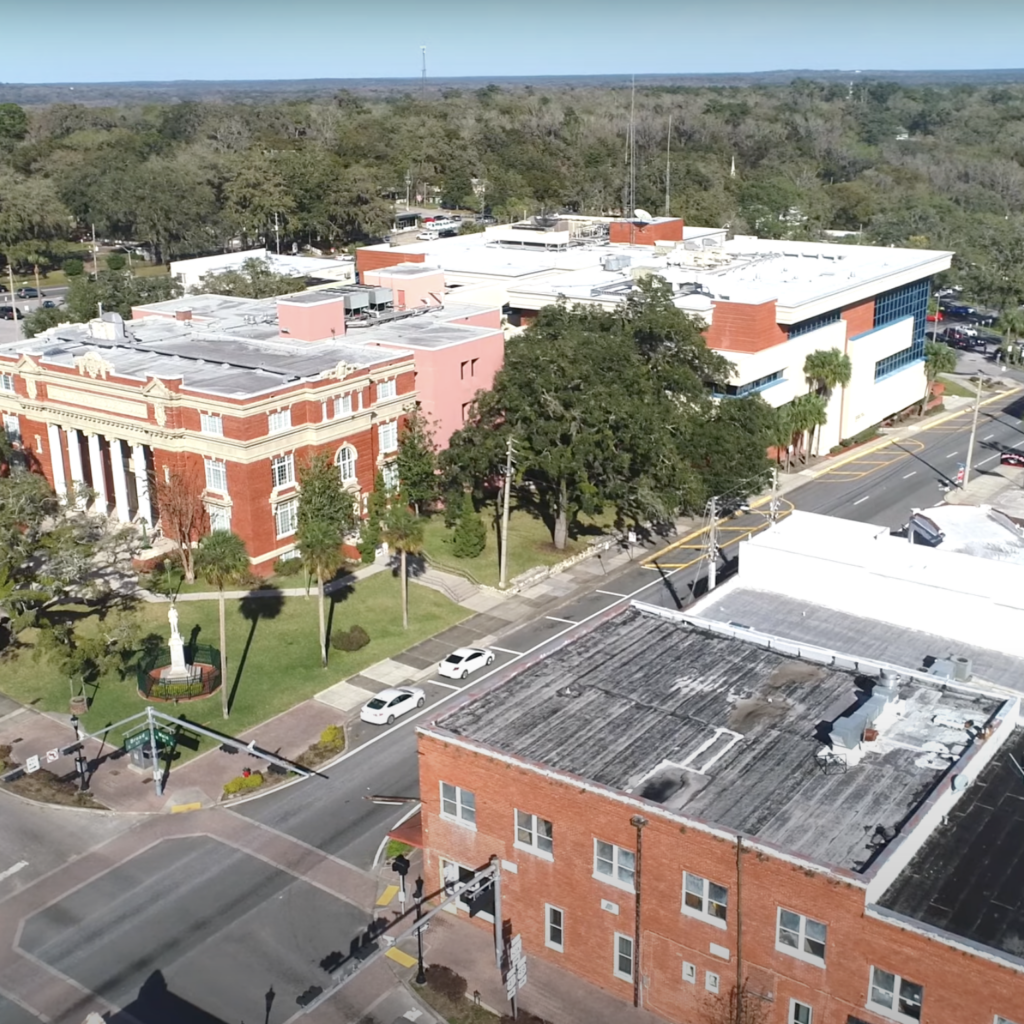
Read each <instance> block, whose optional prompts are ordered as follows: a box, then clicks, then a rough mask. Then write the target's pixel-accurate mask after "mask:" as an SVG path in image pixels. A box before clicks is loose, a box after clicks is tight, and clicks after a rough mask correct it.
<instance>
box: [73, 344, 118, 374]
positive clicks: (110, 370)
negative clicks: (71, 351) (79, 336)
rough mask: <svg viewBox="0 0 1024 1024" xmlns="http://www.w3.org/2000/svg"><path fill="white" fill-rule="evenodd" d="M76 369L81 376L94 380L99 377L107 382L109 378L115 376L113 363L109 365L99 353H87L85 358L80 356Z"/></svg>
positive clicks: (76, 361) (76, 360) (76, 362)
mask: <svg viewBox="0 0 1024 1024" xmlns="http://www.w3.org/2000/svg"><path fill="white" fill-rule="evenodd" d="M75 367H76V368H77V370H78V373H79V376H82V377H84V376H86V375H88V376H90V377H92V379H93V380H95V379H96V378H97V377H99V378H100V379H101V380H106V379H107V376H108V375H109V376H113V374H114V366H113V364H112V363H108V362H107V360H106V359H104V358H103V356H101V355H100V354H99V352H96V351H95V350H94V351H90V352H86V353H85V355H84V356H78V357H77V358H76V359H75Z"/></svg>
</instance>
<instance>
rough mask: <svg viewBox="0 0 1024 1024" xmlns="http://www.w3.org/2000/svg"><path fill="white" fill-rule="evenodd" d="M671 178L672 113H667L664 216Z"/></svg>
mask: <svg viewBox="0 0 1024 1024" xmlns="http://www.w3.org/2000/svg"><path fill="white" fill-rule="evenodd" d="M671 180H672V115H671V114H669V115H668V141H667V142H666V143H665V216H666V217H667V216H668V215H669V213H668V192H669V183H670V182H671Z"/></svg>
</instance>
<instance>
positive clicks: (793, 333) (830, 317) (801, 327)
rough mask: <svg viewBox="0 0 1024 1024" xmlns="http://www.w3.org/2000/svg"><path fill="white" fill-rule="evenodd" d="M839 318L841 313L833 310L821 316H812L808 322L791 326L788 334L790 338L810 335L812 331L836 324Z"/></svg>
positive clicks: (803, 321)
mask: <svg viewBox="0 0 1024 1024" xmlns="http://www.w3.org/2000/svg"><path fill="white" fill-rule="evenodd" d="M839 316H840V311H839V310H838V309H833V310H831V311H830V312H828V313H822V314H821V316H812V317H810V318H809V319H807V320H801V321H800V322H799V323H796V324H790V325H789V327H787V328H786V332H787V334H788V335H789V337H790V338H799V337H800V335H801V334H810V332H811V331H816V330H817V329H818V328H819V327H825V326H826V325H827V324H834V323H836V322H837V321H838V320H839Z"/></svg>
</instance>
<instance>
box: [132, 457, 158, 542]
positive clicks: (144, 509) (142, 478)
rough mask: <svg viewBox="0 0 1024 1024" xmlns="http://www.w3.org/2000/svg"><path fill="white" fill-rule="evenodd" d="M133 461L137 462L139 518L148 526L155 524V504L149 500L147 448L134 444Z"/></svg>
mask: <svg viewBox="0 0 1024 1024" xmlns="http://www.w3.org/2000/svg"><path fill="white" fill-rule="evenodd" d="M132 462H133V463H134V464H135V493H136V494H137V495H138V496H139V514H138V518H139V519H144V520H145V521H146V525H147V526H152V525H153V506H152V504H151V503H150V500H149V471H148V470H147V468H146V448H145V446H144V445H141V444H136V445H132Z"/></svg>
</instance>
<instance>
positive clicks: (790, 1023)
mask: <svg viewBox="0 0 1024 1024" xmlns="http://www.w3.org/2000/svg"><path fill="white" fill-rule="evenodd" d="M798 1006H805V1007H806V1008H807V1009H808V1010H809V1011H810V1018H809V1019H808V1021H807V1024H814V1007H813V1006H811V1004H810V1003H802V1002H800V1000H799V999H790V1001H789V1016H788V1017H787V1018H786V1024H796V1008H797V1007H798Z"/></svg>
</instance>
